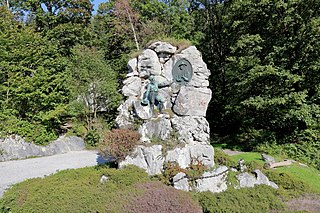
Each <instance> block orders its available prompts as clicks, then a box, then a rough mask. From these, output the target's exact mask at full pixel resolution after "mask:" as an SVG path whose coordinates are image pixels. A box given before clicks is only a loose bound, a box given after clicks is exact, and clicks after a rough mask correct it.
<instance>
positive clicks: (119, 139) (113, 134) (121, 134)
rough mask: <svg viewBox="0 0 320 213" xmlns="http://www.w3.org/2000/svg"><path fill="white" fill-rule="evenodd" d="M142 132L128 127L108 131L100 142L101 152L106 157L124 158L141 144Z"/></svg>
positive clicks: (118, 159)
mask: <svg viewBox="0 0 320 213" xmlns="http://www.w3.org/2000/svg"><path fill="white" fill-rule="evenodd" d="M139 141H140V134H139V133H138V132H137V131H133V130H128V129H113V130H111V131H107V132H105V134H104V137H103V139H102V141H101V143H100V144H99V152H100V154H101V155H102V156H104V157H110V156H112V157H114V158H115V159H116V160H117V161H120V160H124V159H125V157H126V156H127V155H129V154H131V152H132V151H133V149H134V148H135V147H136V146H137V145H138V144H139Z"/></svg>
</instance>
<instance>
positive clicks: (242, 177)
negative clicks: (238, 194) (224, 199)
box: [236, 172, 256, 188]
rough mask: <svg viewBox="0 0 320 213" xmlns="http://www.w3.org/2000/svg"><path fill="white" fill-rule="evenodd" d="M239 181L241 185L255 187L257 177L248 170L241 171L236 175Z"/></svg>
mask: <svg viewBox="0 0 320 213" xmlns="http://www.w3.org/2000/svg"><path fill="white" fill-rule="evenodd" d="M236 178H237V179H238V181H239V187H240V188H244V187H254V185H255V183H256V178H255V177H253V176H252V175H250V174H249V173H248V172H244V173H241V174H239V175H237V176H236Z"/></svg>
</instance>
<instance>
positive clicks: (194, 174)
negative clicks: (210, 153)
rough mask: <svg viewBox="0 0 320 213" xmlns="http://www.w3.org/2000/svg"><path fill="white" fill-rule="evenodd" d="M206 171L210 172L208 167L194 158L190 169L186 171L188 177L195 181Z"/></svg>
mask: <svg viewBox="0 0 320 213" xmlns="http://www.w3.org/2000/svg"><path fill="white" fill-rule="evenodd" d="M205 171H208V166H206V165H204V164H203V162H202V161H201V160H199V159H198V158H193V159H192V161H191V163H190V164H189V167H187V168H186V169H185V171H184V172H185V173H186V175H187V177H188V178H189V179H190V180H191V181H193V180H195V179H197V178H199V177H201V176H202V175H203V173H204V172H205Z"/></svg>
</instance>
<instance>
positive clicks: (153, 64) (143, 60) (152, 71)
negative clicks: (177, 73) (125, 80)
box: [138, 49, 161, 77]
mask: <svg viewBox="0 0 320 213" xmlns="http://www.w3.org/2000/svg"><path fill="white" fill-rule="evenodd" d="M138 60H139V61H138V69H139V73H141V74H142V76H143V77H145V75H147V76H149V75H160V74H161V65H160V62H159V59H158V56H157V53H156V52H154V51H153V50H150V49H146V50H144V51H143V54H141V55H140V56H139V57H138ZM140 77H141V76H140Z"/></svg>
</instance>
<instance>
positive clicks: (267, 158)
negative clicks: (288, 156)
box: [261, 153, 276, 163]
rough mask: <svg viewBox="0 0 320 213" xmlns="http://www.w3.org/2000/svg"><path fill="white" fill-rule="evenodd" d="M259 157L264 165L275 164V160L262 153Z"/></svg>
mask: <svg viewBox="0 0 320 213" xmlns="http://www.w3.org/2000/svg"><path fill="white" fill-rule="evenodd" d="M261 157H262V159H263V160H264V162H265V163H275V162H276V160H275V159H274V158H273V157H272V156H270V155H267V154H264V153H262V154H261Z"/></svg>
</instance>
